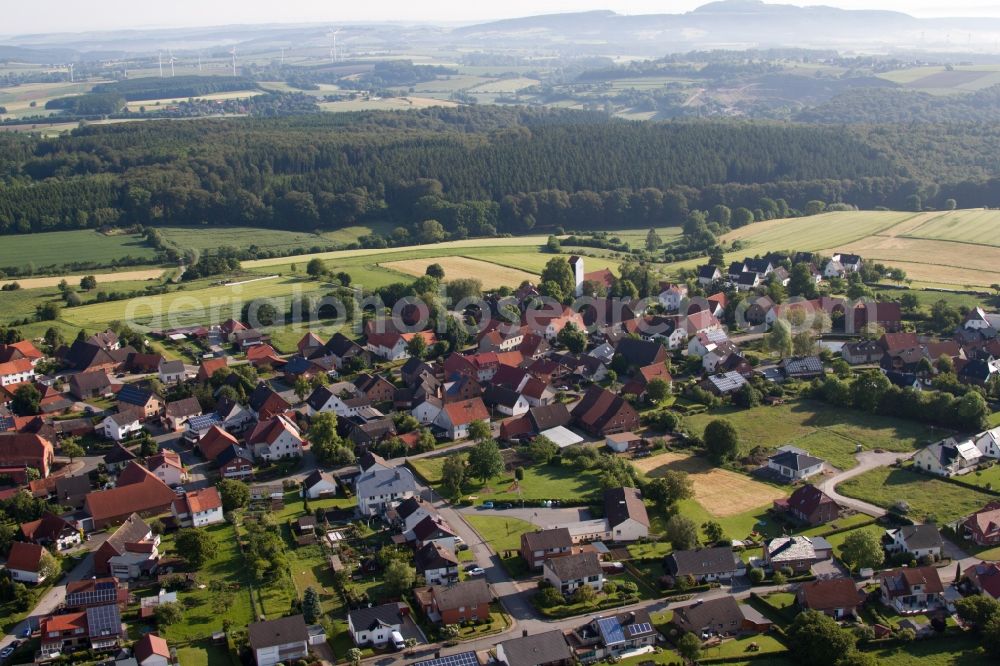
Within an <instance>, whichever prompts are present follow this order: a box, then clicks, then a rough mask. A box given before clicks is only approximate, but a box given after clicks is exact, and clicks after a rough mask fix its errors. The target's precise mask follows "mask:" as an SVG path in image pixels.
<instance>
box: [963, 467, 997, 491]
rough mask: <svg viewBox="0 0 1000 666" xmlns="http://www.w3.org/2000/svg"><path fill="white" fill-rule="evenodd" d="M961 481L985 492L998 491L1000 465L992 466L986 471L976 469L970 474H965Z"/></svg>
mask: <svg viewBox="0 0 1000 666" xmlns="http://www.w3.org/2000/svg"><path fill="white" fill-rule="evenodd" d="M962 481H964V482H966V483H971V484H973V485H976V486H979V487H980V488H985V489H986V490H996V489H1000V465H992V466H991V467H987V468H986V469H978V470H976V471H975V472H972V473H971V474H966V475H965V476H963V477H962Z"/></svg>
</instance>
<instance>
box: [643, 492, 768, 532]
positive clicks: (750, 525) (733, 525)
mask: <svg viewBox="0 0 1000 666" xmlns="http://www.w3.org/2000/svg"><path fill="white" fill-rule="evenodd" d="M677 507H678V510H679V511H678V512H679V513H680V514H681V515H682V516H684V517H685V518H690V519H691V520H693V521H694V522H695V524H696V525H698V526H699V527H701V526H702V525H703V524H705V523H707V522H708V521H715V522H717V523H719V524H720V525H721V526H722V531H723V535H724V537H725V538H726V539H745V538H747V537H748V536H750V533H751V532H754V531H756V532H760V533H761V534H763V535H764V536H766V537H767V538H774V537H778V536H781V534H782V526H781V523H779V522H777V521H775V520H772V519H771V516H770V514H769V513H768V509H770V508H771V506H770V505H767V506H762V507H758V508H756V509H753V510H750V511H745V512H743V513H738V514H736V515H733V516H725V517H722V518H718V517H716V516H713V515H712V514H710V513H709V512H708V511H706V510H705V509H704V508H703V507H702V506H701V505H700V504H698V502H696V501H695V500H693V499H686V500H681V501H680V502H678V503H677ZM649 520H650V526H649V531H650V533H652V534H664V532H665V531H666V522H667V519H666V518H665V517H664V516H663V515H662V514H660V513H659V512H658V511H656V510H655V509H651V510H650V516H649ZM702 537H704V535H703V534H702Z"/></svg>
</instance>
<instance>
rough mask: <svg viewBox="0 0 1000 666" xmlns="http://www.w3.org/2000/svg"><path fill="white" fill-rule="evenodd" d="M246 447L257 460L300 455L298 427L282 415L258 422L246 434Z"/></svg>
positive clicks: (300, 437)
mask: <svg viewBox="0 0 1000 666" xmlns="http://www.w3.org/2000/svg"><path fill="white" fill-rule="evenodd" d="M246 444H247V448H249V449H250V450H251V451H252V452H253V456H254V458H255V459H258V460H267V461H271V460H280V459H282V458H292V457H297V456H301V455H302V444H303V441H302V435H301V433H300V432H299V428H298V426H297V425H295V423H293V422H292V421H291V420H290V419H288V418H286V417H285V416H283V415H279V416H274V417H271V418H270V419H268V420H266V421H261V422H260V423H258V424H257V425H256V426H255V427H254V429H253V430H252V431H251V432H250V434H249V435H248V436H247V440H246Z"/></svg>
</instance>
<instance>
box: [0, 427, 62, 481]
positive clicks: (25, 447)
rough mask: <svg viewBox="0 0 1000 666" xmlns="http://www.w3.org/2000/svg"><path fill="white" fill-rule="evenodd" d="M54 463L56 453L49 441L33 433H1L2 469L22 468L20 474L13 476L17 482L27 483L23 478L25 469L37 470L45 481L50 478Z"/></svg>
mask: <svg viewBox="0 0 1000 666" xmlns="http://www.w3.org/2000/svg"><path fill="white" fill-rule="evenodd" d="M54 462H55V452H54V451H53V448H52V442H51V441H49V440H48V439H46V438H44V437H42V436H40V435H37V434H32V433H0V468H8V469H9V470H11V471H13V470H16V469H17V468H20V470H21V471H20V474H17V473H14V474H12V476H14V479H15V481H16V482H19V483H24V482H26V481H27V479H25V478H21V477H22V476H23V474H24V471H23V470H24V468H25V467H32V468H34V469H37V470H38V474H39V476H41V477H42V478H43V479H44V478H46V477H48V475H49V472H50V471H51V469H52V464H53V463H54Z"/></svg>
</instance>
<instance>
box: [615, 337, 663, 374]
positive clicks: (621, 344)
mask: <svg viewBox="0 0 1000 666" xmlns="http://www.w3.org/2000/svg"><path fill="white" fill-rule="evenodd" d="M615 354H621V355H622V356H623V357H624V358H625V360H627V361H628V363H629V365H637V366H639V367H641V368H642V367H645V366H647V365H652V364H653V363H656V360H657V357H660V356H663V355H665V354H666V352H665V350H664V348H663V345H661V344H660V343H659V342H653V341H652V340H642V339H637V338H622V339H621V340H619V341H618V344H617V345H616V346H615Z"/></svg>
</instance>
